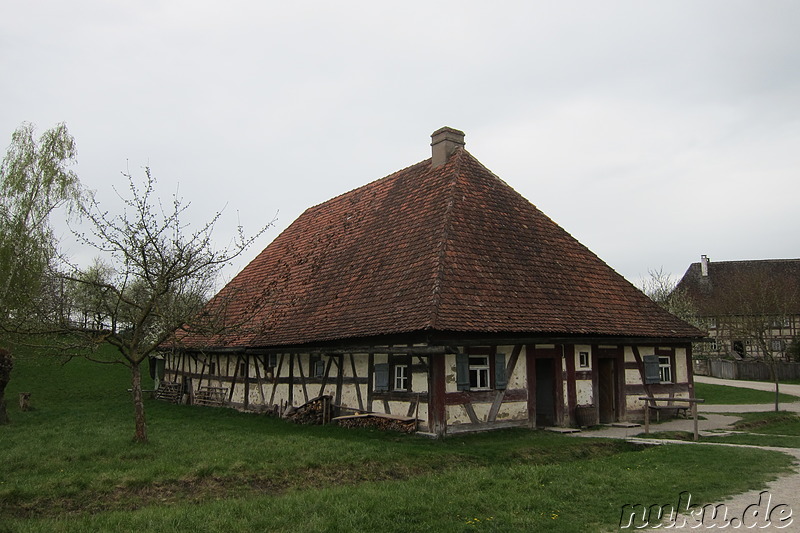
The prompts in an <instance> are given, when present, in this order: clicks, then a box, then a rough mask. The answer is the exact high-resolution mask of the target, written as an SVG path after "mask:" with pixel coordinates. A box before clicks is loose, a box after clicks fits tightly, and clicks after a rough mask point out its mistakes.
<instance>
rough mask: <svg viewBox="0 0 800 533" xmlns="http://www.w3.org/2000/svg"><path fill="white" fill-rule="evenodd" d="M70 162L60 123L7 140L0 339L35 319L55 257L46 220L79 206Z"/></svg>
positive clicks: (1, 173) (2, 176)
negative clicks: (34, 308) (35, 305)
mask: <svg viewBox="0 0 800 533" xmlns="http://www.w3.org/2000/svg"><path fill="white" fill-rule="evenodd" d="M74 162H75V141H74V139H73V138H72V136H71V135H70V134H69V132H68V131H67V127H66V126H65V125H64V124H59V125H57V126H55V127H54V128H52V129H49V130H47V131H45V132H44V133H43V134H42V136H41V137H40V138H39V139H38V140H37V139H36V138H35V136H34V126H33V125H32V124H28V123H24V124H22V125H21V126H20V127H19V128H18V129H17V130H16V131H15V132H14V134H13V135H12V137H11V145H10V146H9V147H8V151H7V152H6V156H5V158H4V159H3V161H2V164H0V340H5V341H7V340H8V339H7V336H8V335H9V333H10V332H13V331H16V330H19V329H20V327H21V324H23V323H25V322H27V321H28V320H29V318H30V317H32V316H37V315H36V314H35V313H29V310H30V307H31V305H32V304H33V303H34V302H36V301H37V299H39V298H40V296H41V292H42V291H41V289H42V286H43V281H44V280H45V279H46V273H47V272H48V269H49V267H50V265H51V264H52V261H53V258H54V257H55V254H56V239H55V237H54V235H53V230H52V227H51V225H50V216H51V215H52V214H53V212H54V211H56V210H57V209H59V208H61V207H64V206H67V207H69V206H75V205H77V202H78V201H79V199H80V195H81V192H80V191H81V189H80V183H79V181H78V177H77V175H76V174H75V173H74V172H73V171H71V170H69V166H70V165H71V164H73V163H74ZM4 338H5V339H4ZM8 357H9V359H8V360H9V361H10V360H11V359H10V355H9V356H8ZM8 370H9V372H10V367H9V368H8ZM6 377H7V376H6ZM6 382H7V380H6ZM4 405H5V404H4V403H3V402H0V406H4ZM3 411H4V409H3ZM4 415H5V412H3V413H0V419H3V418H7V417H5V416H4Z"/></svg>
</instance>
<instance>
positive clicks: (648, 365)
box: [642, 355, 661, 385]
mask: <svg viewBox="0 0 800 533" xmlns="http://www.w3.org/2000/svg"><path fill="white" fill-rule="evenodd" d="M642 360H643V361H644V382H645V384H647V385H649V384H651V383H661V372H660V371H659V368H658V356H657V355H645V356H643V357H642Z"/></svg>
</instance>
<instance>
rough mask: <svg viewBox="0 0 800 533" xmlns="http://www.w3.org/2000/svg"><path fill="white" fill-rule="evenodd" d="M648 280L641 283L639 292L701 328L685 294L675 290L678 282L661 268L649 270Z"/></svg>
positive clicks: (700, 321) (695, 309)
mask: <svg viewBox="0 0 800 533" xmlns="http://www.w3.org/2000/svg"><path fill="white" fill-rule="evenodd" d="M647 274H648V276H649V277H648V278H647V279H645V280H643V281H642V286H641V290H642V292H643V293H645V294H646V295H647V296H648V297H649V298H650V299H651V300H653V301H654V302H655V303H657V304H658V305H660V306H661V307H662V308H663V309H666V310H667V311H669V312H670V313H672V314H673V315H675V316H677V317H678V318H682V319H683V320H685V321H686V322H688V323H690V324H692V325H694V326H697V327H700V328H703V327H704V324H703V321H702V320H701V319H700V318H699V317H698V316H697V308H696V307H695V305H694V302H693V301H692V299H691V298H690V297H689V296H688V295H687V294H686V292H684V291H682V290H680V289H677V288H676V287H677V285H678V281H677V280H676V279H675V278H674V277H673V276H672V275H671V274H668V273H665V272H664V269H663V268H659V269H658V270H654V269H649V270H648V271H647Z"/></svg>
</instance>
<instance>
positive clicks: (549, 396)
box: [536, 357, 556, 427]
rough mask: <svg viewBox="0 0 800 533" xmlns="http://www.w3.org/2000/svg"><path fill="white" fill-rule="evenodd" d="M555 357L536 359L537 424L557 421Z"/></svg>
mask: <svg viewBox="0 0 800 533" xmlns="http://www.w3.org/2000/svg"><path fill="white" fill-rule="evenodd" d="M553 361H554V359H552V358H549V357H539V358H537V359H536V425H537V426H538V427H546V426H554V425H555V423H556V396H555V392H556V391H555V389H556V388H555V373H554V364H553Z"/></svg>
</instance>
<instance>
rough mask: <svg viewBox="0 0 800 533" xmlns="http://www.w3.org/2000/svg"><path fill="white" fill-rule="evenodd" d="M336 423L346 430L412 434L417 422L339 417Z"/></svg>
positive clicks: (367, 417)
mask: <svg viewBox="0 0 800 533" xmlns="http://www.w3.org/2000/svg"><path fill="white" fill-rule="evenodd" d="M336 422H337V423H338V424H339V425H340V426H342V427H346V428H376V429H380V430H388V431H399V432H401V433H414V432H415V431H416V430H417V421H416V420H414V419H413V418H388V417H383V416H374V415H359V416H346V417H340V418H338V419H337V420H336Z"/></svg>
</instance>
